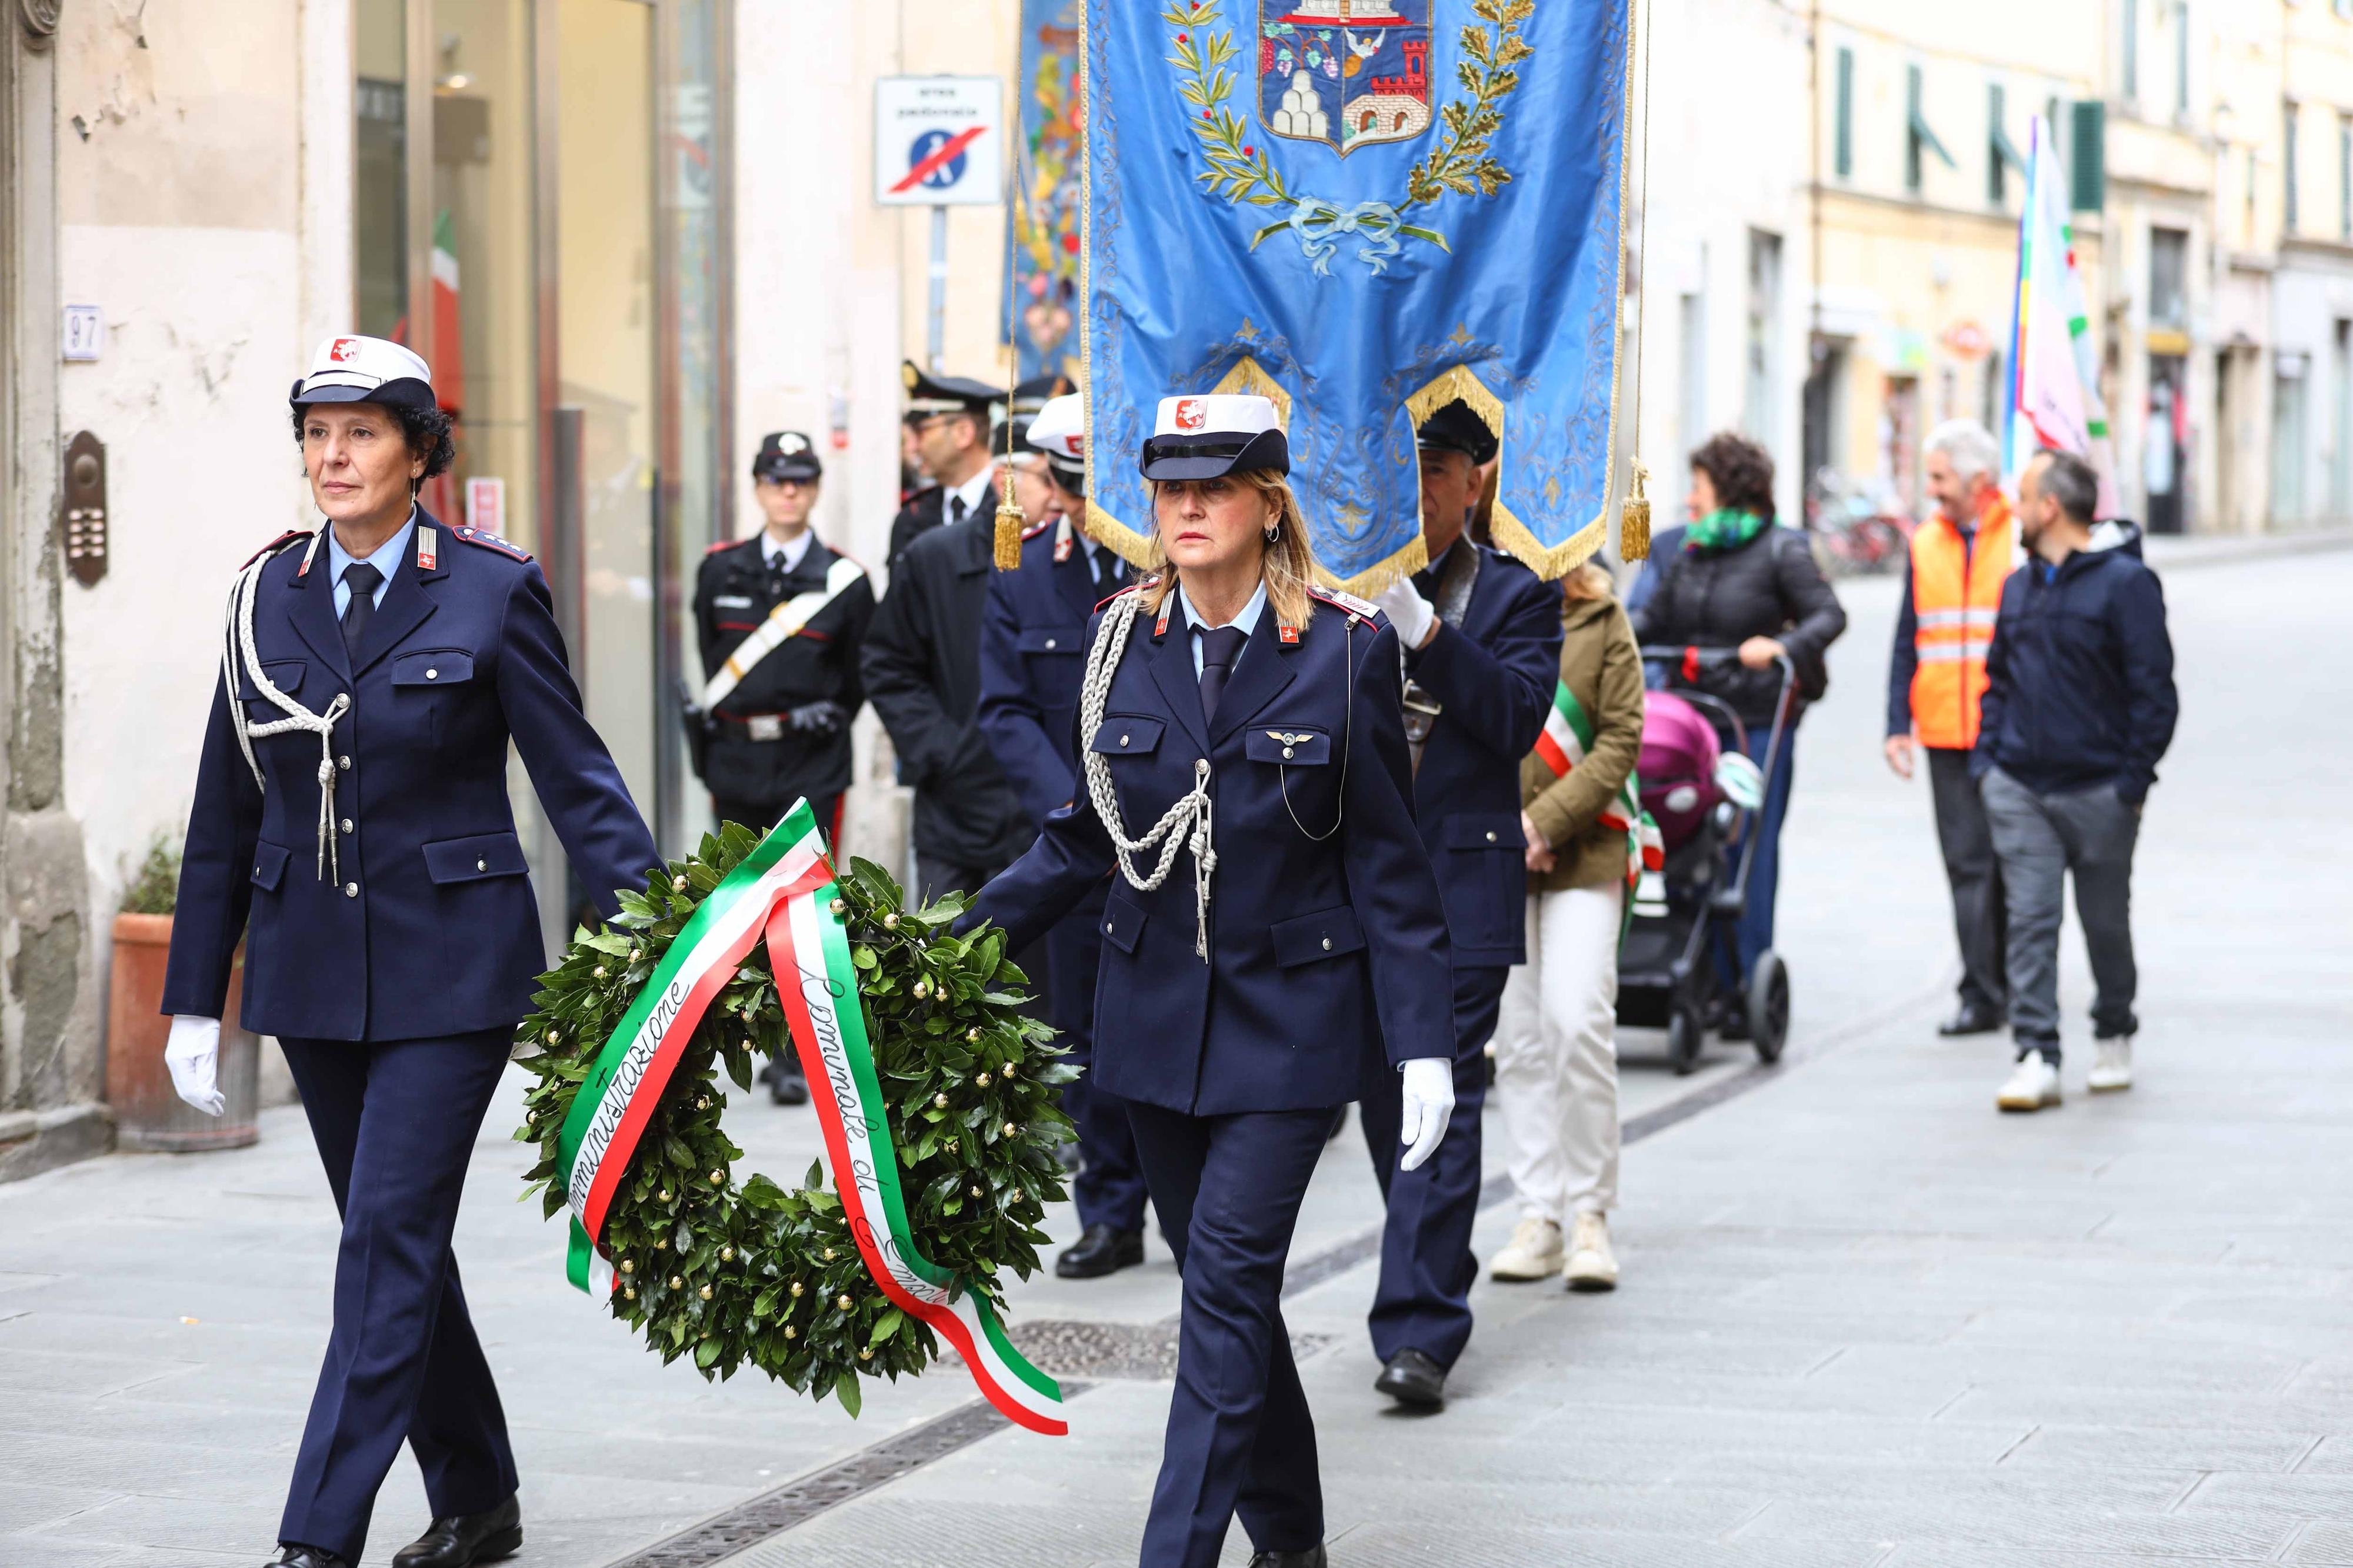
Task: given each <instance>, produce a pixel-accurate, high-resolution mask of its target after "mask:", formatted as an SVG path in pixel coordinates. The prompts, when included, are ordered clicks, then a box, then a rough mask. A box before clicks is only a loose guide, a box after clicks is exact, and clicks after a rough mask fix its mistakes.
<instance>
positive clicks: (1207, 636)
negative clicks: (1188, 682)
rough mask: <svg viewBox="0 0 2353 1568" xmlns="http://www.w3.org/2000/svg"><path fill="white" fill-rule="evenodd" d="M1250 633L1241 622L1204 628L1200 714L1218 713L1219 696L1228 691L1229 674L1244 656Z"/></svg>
mask: <svg viewBox="0 0 2353 1568" xmlns="http://www.w3.org/2000/svg"><path fill="white" fill-rule="evenodd" d="M1249 640H1250V634H1249V633H1248V632H1246V631H1244V630H1242V629H1241V627H1240V626H1205V627H1203V628H1201V717H1202V718H1204V719H1215V718H1216V717H1217V716H1218V699H1219V698H1220V697H1223V696H1224V695H1225V694H1226V677H1228V676H1229V675H1231V674H1232V673H1233V668H1234V660H1236V659H1238V658H1241V656H1242V644H1244V643H1245V642H1248V641H1249Z"/></svg>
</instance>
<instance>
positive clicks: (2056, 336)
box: [2002, 114, 2119, 518]
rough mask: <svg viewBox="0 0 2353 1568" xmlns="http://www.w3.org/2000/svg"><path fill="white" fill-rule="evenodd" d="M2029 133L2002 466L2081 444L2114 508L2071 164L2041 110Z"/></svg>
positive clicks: (2080, 453)
mask: <svg viewBox="0 0 2353 1568" xmlns="http://www.w3.org/2000/svg"><path fill="white" fill-rule="evenodd" d="M2030 134H2031V153H2029V155H2028V159H2027V174H2026V206H2025V210H2023V211H2022V212H2021V213H2020V214H2019V217H2018V298H2017V300H2016V301H2015V303H2014V308H2013V310H2012V313H2011V316H2010V395H2009V396H2008V397H2007V398H2006V399H2004V403H2005V405H2006V406H2005V408H2004V411H2003V412H2004V419H2005V424H2004V428H2003V431H2002V451H2003V455H2004V459H2005V460H2004V462H2003V465H2002V466H2003V468H2004V469H2005V470H2006V471H2007V472H2008V473H2009V474H2010V475H2011V476H2013V477H2014V476H2016V475H2017V474H2018V473H2020V472H2021V470H2023V469H2024V468H2025V467H2026V465H2027V462H2028V460H2029V459H2031V458H2032V457H2033V456H2034V454H2035V453H2036V452H2038V451H2041V450H2042V449H2043V448H2044V447H2055V448H2056V449H2058V450H2060V451H2063V452H2073V453H2074V454H2075V455H2076V456H2077V457H2079V458H2084V459H2085V460H2086V461H2088V462H2089V463H2090V464H2091V465H2092V467H2093V468H2094V469H2096V470H2097V471H2098V473H2099V476H2100V503H2099V513H2100V516H2102V517H2104V518H2108V517H2114V516H2116V512H2117V510H2118V505H2119V503H2118V501H2117V499H2116V453H2115V450H2114V448H2113V447H2112V445H2111V443H2110V441H2109V436H2108V411H2107V406H2106V405H2105V404H2103V403H2102V402H2101V401H2100V378H2099V366H2098V363H2096V358H2095V355H2094V347H2093V342H2092V332H2091V321H2090V319H2089V316H2088V313H2087V307H2086V306H2085V304H2084V278H2083V274H2082V273H2081V272H2079V271H2077V270H2076V268H2075V231H2074V228H2073V226H2072V225H2071V224H2070V223H2069V222H2068V215H2067V179H2066V171H2065V170H2063V168H2061V167H2060V164H2059V156H2058V153H2056V152H2054V151H2053V150H2052V146H2051V132H2050V128H2049V127H2048V126H2047V125H2045V124H2044V123H2043V121H2042V116H2041V115H2039V114H2038V115H2036V116H2035V117H2034V118H2033V121H2032V126H2031V132H2030Z"/></svg>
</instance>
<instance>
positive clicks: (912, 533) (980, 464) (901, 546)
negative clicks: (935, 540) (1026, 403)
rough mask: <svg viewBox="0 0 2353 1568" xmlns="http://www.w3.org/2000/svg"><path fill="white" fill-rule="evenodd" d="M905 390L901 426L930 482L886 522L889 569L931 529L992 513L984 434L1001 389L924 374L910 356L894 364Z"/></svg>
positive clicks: (998, 409)
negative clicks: (910, 437)
mask: <svg viewBox="0 0 2353 1568" xmlns="http://www.w3.org/2000/svg"><path fill="white" fill-rule="evenodd" d="M899 374H900V379H901V380H902V382H903V383H904V384H905V385H906V388H907V410H906V416H905V418H906V424H907V428H908V430H909V431H910V432H912V433H913V437H914V448H915V458H916V460H917V461H918V462H920V463H922V464H923V472H924V473H925V474H926V475H927V476H929V478H930V480H931V482H930V483H929V484H927V485H925V486H923V488H922V489H918V490H916V491H915V492H914V493H913V495H911V496H909V497H908V498H907V499H906V502H905V504H903V505H902V506H901V507H900V509H899V515H898V516H897V517H895V518H893V519H892V522H891V569H892V571H894V572H895V571H897V570H898V567H899V558H900V557H901V556H902V555H904V554H906V552H907V546H909V545H910V544H913V542H915V541H916V540H917V539H919V538H921V537H922V536H923V535H924V534H926V533H929V532H931V531H933V530H934V529H937V528H943V527H946V526H948V525H949V524H952V523H958V522H962V521H964V520H965V519H966V518H969V517H978V518H982V519H984V520H986V519H991V518H994V517H995V516H996V515H997V490H996V488H995V486H994V485H993V484H992V483H991V479H992V478H993V476H992V474H991V472H990V468H989V439H988V438H989V433H990V431H991V429H992V428H993V427H994V426H995V424H996V421H997V419H998V418H999V417H1000V416H1002V415H1003V413H1004V410H1005V393H1004V391H1003V390H1002V389H1001V388H998V387H994V386H990V385H988V384H986V383H984V382H977V381H970V380H967V379H965V377H963V376H960V375H927V374H924V373H923V371H920V370H918V369H916V368H915V364H914V362H913V361H912V360H910V361H908V362H906V363H904V364H902V365H901V366H900V368H899Z"/></svg>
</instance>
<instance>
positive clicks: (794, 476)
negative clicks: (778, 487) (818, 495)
mask: <svg viewBox="0 0 2353 1568" xmlns="http://www.w3.org/2000/svg"><path fill="white" fill-rule="evenodd" d="M824 473H825V465H824V464H823V463H821V462H819V461H818V456H817V447H814V446H812V445H811V444H810V442H809V438H808V437H806V436H804V435H802V434H801V433H800V432H799V431H797V430H771V431H770V432H768V434H767V435H765V436H763V437H760V455H759V456H758V457H756V458H753V459H752V477H753V478H754V479H765V480H766V481H767V482H768V483H770V484H781V483H783V482H784V481H785V480H786V479H790V480H791V481H792V482H794V483H795V484H802V485H806V484H813V483H815V482H816V481H817V480H818V478H820V477H821V476H822V475H823V474H824Z"/></svg>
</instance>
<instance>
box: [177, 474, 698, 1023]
mask: <svg viewBox="0 0 2353 1568" xmlns="http://www.w3.org/2000/svg"><path fill="white" fill-rule="evenodd" d="M427 530H430V531H432V532H433V534H434V535H435V536H436V540H435V542H436V550H435V555H436V561H435V564H434V565H433V566H431V567H430V568H421V567H420V566H419V565H418V563H417V549H416V548H415V546H414V544H412V545H411V547H410V548H409V549H408V551H407V552H406V553H405V555H404V556H403V558H402V560H401V563H400V565H399V566H398V567H397V568H396V570H395V571H394V573H393V574H392V581H391V582H390V584H388V585H387V586H386V587H385V595H384V603H383V604H382V605H380V606H379V607H378V608H377V609H376V612H375V618H374V621H373V623H372V624H371V625H370V626H369V628H368V633H367V639H366V641H365V642H364V643H363V644H362V645H361V647H360V650H359V658H357V660H356V661H354V660H353V659H352V658H349V657H347V656H346V655H345V653H344V651H343V629H342V627H341V626H338V625H337V624H336V618H335V598H334V585H333V584H332V583H330V582H329V581H328V580H327V574H328V570H329V568H328V565H327V552H326V549H325V547H324V545H323V544H322V546H321V548H320V550H319V552H318V557H317V559H316V560H315V561H314V562H312V563H311V569H310V571H309V572H308V573H303V572H302V571H301V566H302V562H303V549H302V546H301V544H300V543H297V544H295V545H294V546H292V547H290V548H282V549H280V551H279V552H278V553H277V554H276V555H275V556H274V557H273V558H272V559H271V560H270V561H269V564H268V565H267V566H266V567H265V568H264V569H263V572H262V575H261V580H260V582H259V584H258V586H259V594H258V595H257V601H256V604H255V607H254V620H253V626H254V643H255V647H257V649H258V650H259V654H260V663H261V666H262V668H263V670H264V671H265V672H266V673H267V674H268V675H269V679H270V681H271V683H272V684H274V685H276V686H277V687H278V688H279V689H280V690H283V691H284V692H286V693H287V694H288V695H289V696H290V697H293V698H294V699H296V700H299V701H300V702H301V704H302V706H303V707H305V708H307V709H309V710H311V712H313V713H323V712H325V711H326V709H327V706H328V704H329V703H331V702H332V701H333V700H334V699H335V697H336V695H337V694H338V693H339V692H349V693H351V694H352V706H351V710H350V711H348V712H347V713H345V714H344V715H343V718H342V719H341V720H339V721H337V723H336V725H335V729H334V734H333V752H334V756H335V760H336V767H335V773H334V783H333V785H332V788H333V790H334V811H333V823H334V827H335V831H336V835H337V845H338V852H339V855H340V858H341V860H342V877H341V879H340V880H339V881H328V880H322V879H321V878H320V876H319V875H318V874H317V872H316V869H315V867H316V864H317V850H316V845H317V836H318V834H317V829H318V815H319V738H318V736H317V735H316V734H314V733H311V731H301V730H298V731H290V732H288V733H285V734H280V735H271V736H267V737H264V738H260V739H257V740H256V741H254V742H253V750H254V755H255V758H256V760H257V761H258V762H259V763H260V765H261V771H262V773H263V775H264V777H265V778H266V779H267V780H268V781H269V787H268V788H267V789H266V790H263V789H257V788H256V787H255V784H254V782H253V773H251V771H250V770H249V769H248V768H247V766H246V762H245V757H244V755H243V753H242V752H240V751H239V750H238V748H237V735H236V732H235V731H234V730H233V729H232V728H231V725H230V722H229V713H228V703H229V701H230V700H231V694H230V693H229V692H228V691H227V690H226V689H216V691H215V693H214V698H213V710H212V720H211V723H210V725H209V726H208V728H207V729H206V731H205V744H204V753H203V760H202V762H201V763H199V765H198V767H197V770H196V798H195V808H194V810H193V811H192V813H191V815H190V816H189V819H188V839H187V848H186V851H185V858H184V859H183V861H182V865H181V870H180V894H179V907H178V909H177V910H176V911H175V913H174V920H173V922H172V955H171V963H170V968H169V971H168V973H167V974H166V977H165V980H164V1008H163V1010H164V1012H166V1013H188V1014H195V1015H196V1016H204V1017H218V1016H220V1012H221V1006H222V1001H223V996H224V994H225V993H226V992H227V987H228V974H229V960H230V957H231V955H232V953H234V952H235V951H236V948H237V942H238V939H239V937H240V936H242V937H244V939H245V941H246V958H245V1016H244V1022H245V1026H246V1027H247V1028H248V1029H251V1030H253V1031H255V1032H256V1033H259V1034H265V1035H281V1036H292V1037H296V1038H301V1039H327V1040H379V1041H380V1040H400V1039H415V1038H422V1037H444V1036H450V1035H458V1034H463V1033H467V1032H470V1031H472V1030H478V1029H490V1028H496V1027H501V1026H504V1027H512V1026H513V1025H514V1024H515V1023H516V1022H517V1021H518V1020H520V1019H521V1018H522V1016H523V1015H524V1014H526V1013H528V1012H529V1011H530V1010H531V997H532V993H533V990H534V989H536V976H537V975H538V974H539V973H540V971H541V970H543V969H544V968H545V967H546V956H545V953H544V952H543V949H542V947H541V945H540V940H539V906H538V902H537V900H535V899H534V898H533V895H532V888H531V879H530V877H529V876H528V874H527V872H526V870H525V868H524V864H523V853H522V843H521V841H520V840H518V839H517V837H515V825H514V813H513V810H512V806H511V805H510V804H509V802H508V797H507V742H509V740H510V739H512V741H513V742H514V747H515V750H516V751H517V752H520V753H521V754H522V761H523V765H524V766H525V767H526V768H528V769H529V770H530V771H531V777H532V783H533V786H534V787H535V788H536V789H537V790H538V792H539V798H540V801H541V804H542V805H544V806H545V807H546V808H547V815H548V816H549V817H550V818H551V819H552V820H553V821H554V825H555V830H556V833H557V836H558V837H561V838H562V839H563V841H564V847H565V852H566V853H568V854H569V855H570V856H571V858H572V864H573V865H574V866H575V867H576V868H578V869H579V872H580V879H581V881H582V882H583V883H584V884H585V885H586V887H587V888H588V889H591V891H592V893H593V894H594V896H595V897H596V902H597V905H598V907H599V908H600V909H602V910H604V911H605V913H606V914H607V915H608V916H609V915H611V914H614V913H616V912H617V910H618V905H617V901H616V900H615V898H614V896H613V889H617V888H625V887H626V888H642V887H643V886H644V885H645V876H646V871H647V869H648V868H650V867H652V866H654V865H655V864H656V863H657V862H658V861H659V856H658V855H657V854H656V853H655V849H654V843H653V838H652V836H651V835H650V834H649V833H648V832H647V831H646V825H645V821H644V819H643V818H642V817H640V816H638V810H637V807H636V806H635V805H632V804H631V803H630V800H629V794H628V787H627V786H626V785H625V784H622V782H621V774H620V770H619V769H618V768H617V767H615V766H614V764H613V759H612V757H611V756H610V755H609V754H608V753H607V752H606V750H605V743H604V742H603V741H601V740H599V739H598V738H597V735H596V731H595V730H593V729H591V728H590V727H589V724H588V721H587V718H586V715H584V714H583V713H582V712H581V709H580V693H579V690H578V689H577V688H576V687H575V686H574V685H573V682H572V672H571V669H570V668H569V667H568V665H567V664H566V663H565V654H564V640H563V637H561V635H560V634H559V633H558V632H557V630H556V626H555V617H554V614H553V611H552V608H551V601H550V599H549V597H548V592H547V580H546V579H545V578H544V577H543V576H541V575H540V571H539V568H538V566H537V565H535V564H534V563H533V562H532V559H531V557H530V556H528V555H526V554H524V553H523V552H522V551H520V550H518V549H516V548H515V547H514V546H512V545H511V544H508V543H506V542H504V541H502V540H497V539H492V538H491V537H490V536H489V535H486V534H476V533H473V532H472V531H470V530H466V529H448V528H444V527H442V526H441V525H440V524H439V523H438V522H436V521H434V519H433V518H432V517H431V516H430V515H428V514H427V513H426V512H424V511H422V510H419V511H418V513H417V538H418V539H423V538H424V537H425V536H426V532H427ZM295 537H296V538H297V539H298V540H302V539H307V535H297V536H295ZM354 665H356V668H354ZM237 679H238V687H239V690H238V692H237V694H236V695H237V700H243V701H244V702H245V704H246V710H247V712H248V715H249V717H250V718H251V719H252V720H253V721H255V722H258V723H267V722H269V721H274V720H277V719H280V718H282V717H284V715H283V714H282V713H281V712H280V710H279V709H278V708H277V707H276V706H275V705H273V704H271V703H269V702H268V701H267V700H263V699H262V698H261V697H260V696H259V691H258V689H257V688H255V687H254V686H252V685H251V684H250V678H249V677H248V676H247V675H246V674H245V673H244V672H243V671H242V670H241V669H240V671H239V673H238V678H237Z"/></svg>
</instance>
